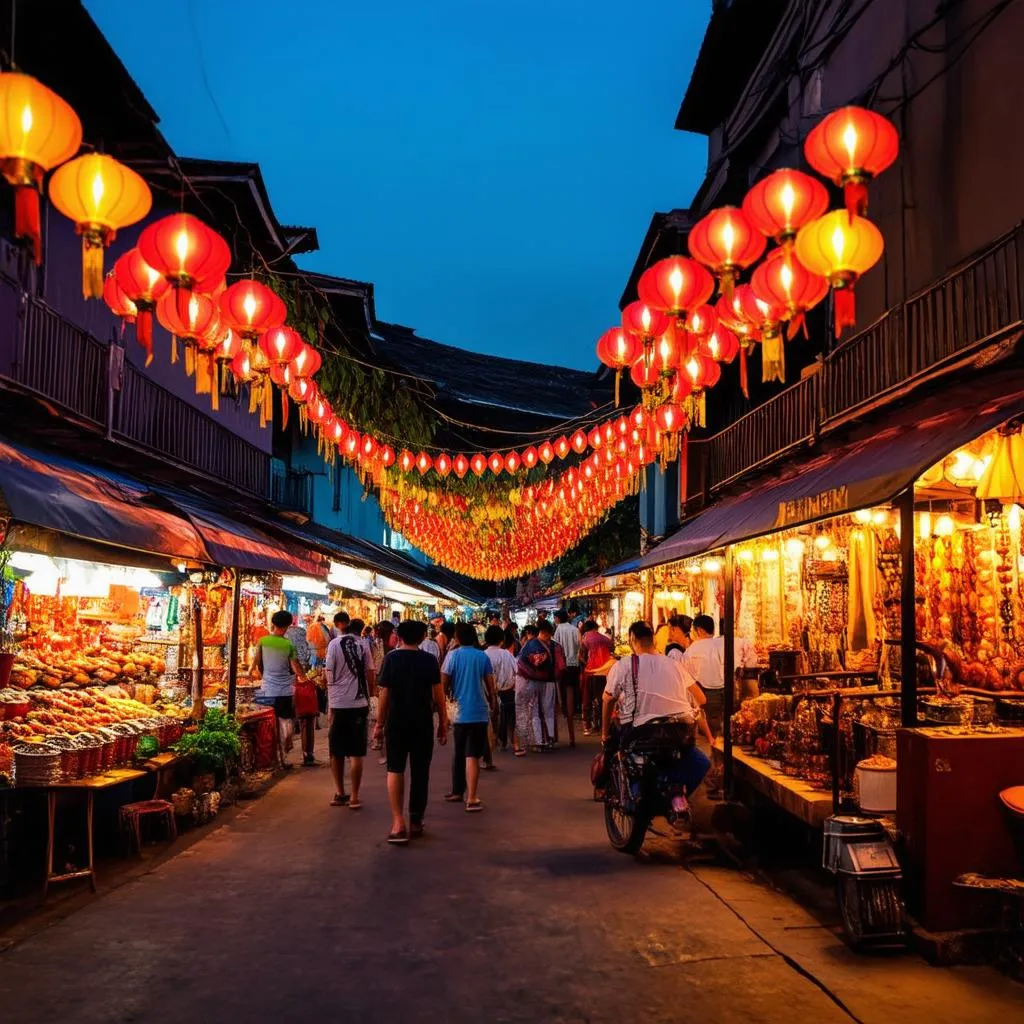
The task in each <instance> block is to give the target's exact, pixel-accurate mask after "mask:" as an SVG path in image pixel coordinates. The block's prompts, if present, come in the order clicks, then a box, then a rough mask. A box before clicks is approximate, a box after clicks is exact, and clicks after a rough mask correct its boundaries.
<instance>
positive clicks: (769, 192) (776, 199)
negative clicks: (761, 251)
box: [743, 167, 828, 246]
mask: <svg viewBox="0 0 1024 1024" xmlns="http://www.w3.org/2000/svg"><path fill="white" fill-rule="evenodd" d="M827 209H828V190H827V189H826V188H825V186H824V185H822V183H821V182H820V181H818V179H817V178H812V177H811V176H810V175H809V174H804V172H803V171H794V170H791V169H790V168H788V167H784V168H782V169H781V170H778V171H772V173H771V174H769V175H768V176H767V177H765V178H762V179H761V180H760V181H759V182H757V184H756V185H754V186H753V188H751V190H750V191H749V192H748V193H747V195H746V197H745V198H744V200H743V212H744V213H745V214H746V215H747V219H748V220H749V221H750V223H751V224H753V225H754V227H755V228H757V230H758V231H760V232H761V234H762V235H765V236H766V237H768V238H771V239H773V240H774V241H775V242H776V243H777V244H778V245H782V246H790V245H792V243H793V239H795V238H796V233H797V232H798V231H799V230H800V229H801V228H802V227H803V226H804V225H805V224H809V223H810V222H811V221H812V220H814V219H815V218H817V217H820V216H821V215H822V214H823V213H824V212H825V211H826V210H827Z"/></svg>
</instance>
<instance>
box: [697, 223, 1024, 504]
mask: <svg viewBox="0 0 1024 1024" xmlns="http://www.w3.org/2000/svg"><path fill="white" fill-rule="evenodd" d="M1022 245H1024V226H1022V225H1018V226H1017V227H1016V228H1014V230H1013V231H1011V232H1009V233H1008V234H1006V235H1004V236H1003V237H1002V238H1000V239H998V240H997V241H996V242H994V243H993V244H992V245H990V246H989V247H988V248H987V249H985V250H984V251H982V252H981V253H979V254H978V255H977V256H975V257H974V258H973V259H971V260H969V261H967V262H966V263H964V264H963V265H961V266H960V267H958V268H957V269H956V270H954V271H952V272H951V273H949V274H947V275H946V277H944V278H942V279H941V280H940V281H938V282H936V283H935V284H933V285H932V286H930V287H929V288H927V289H925V290H924V291H922V292H920V293H918V294H917V295H915V296H913V297H911V298H909V299H907V300H906V302H903V303H902V304H900V305H898V306H895V307H894V308H893V309H891V310H889V312H888V313H886V314H885V315H884V316H882V317H881V318H880V319H879V320H876V321H875V323H873V324H872V325H871V326H870V327H867V328H866V329H865V330H863V331H860V332H859V333H858V334H856V335H854V336H853V337H852V338H850V339H849V340H848V341H847V342H845V343H844V344H843V345H842V346H841V347H839V348H838V349H836V350H835V351H834V352H832V353H830V354H829V355H827V356H825V357H824V359H823V360H822V362H821V364H820V367H819V368H818V370H817V372H815V373H814V374H813V375H811V376H809V377H806V378H805V379H803V380H801V381H799V382H798V383H796V384H794V385H792V386H791V387H788V388H786V389H785V390H784V391H782V392H780V393H779V394H778V395H776V396H775V397H774V398H772V399H771V400H770V401H768V402H765V403H764V404H763V405H760V406H758V407H757V408H756V409H754V410H752V411H751V412H749V413H747V415H746V416H744V417H742V418H741V419H739V420H737V421H736V422H735V423H733V424H731V425H730V426H728V427H727V428H726V429H725V430H723V431H721V432H720V433H718V434H716V435H715V436H714V437H711V438H709V439H708V441H707V443H706V444H705V445H704V446H703V448H704V452H703V454H704V458H705V459H706V464H705V467H704V468H705V474H704V481H705V485H704V495H705V498H708V497H710V496H712V495H714V494H715V493H716V492H718V491H720V490H722V489H723V488H724V487H727V486H728V485H729V484H731V483H734V482H735V481H736V480H738V479H739V478H740V477H742V476H744V475H745V474H747V473H750V472H753V471H754V470H757V469H759V468H761V467H763V466H765V465H767V464H768V463H770V462H773V461H774V460H776V459H778V458H780V457H782V456H784V455H786V454H787V453H789V452H791V451H793V450H794V449H797V448H800V447H803V446H806V445H809V444H812V443H813V442H814V441H816V440H817V439H818V438H819V437H821V436H822V435H824V434H827V433H828V432H829V431H830V430H834V429H836V428H837V427H839V426H841V425H842V424H844V423H847V422H849V420H850V419H852V418H853V417H854V416H857V415H858V414H860V413H863V412H864V411H865V410H866V409H867V408H868V407H869V406H873V405H877V404H879V403H882V402H884V401H885V400H887V399H892V398H894V397H895V396H896V395H897V394H898V393H899V392H901V391H904V390H906V389H908V388H910V387H912V386H914V385H916V384H918V383H921V382H923V381H925V380H928V379H930V378H932V377H935V376H937V375H938V374H940V373H941V372H942V371H943V370H944V369H947V368H949V367H951V366H954V365H955V364H956V363H957V362H958V360H960V359H963V358H966V357H967V356H969V355H970V354H971V353H972V352H976V351H979V350H981V349H983V348H985V347H986V346H987V345H989V344H992V343H994V342H995V341H997V340H999V339H1000V338H1001V337H1005V336H1007V335H1008V334H1009V333H1010V332H1012V331H1014V330H1017V329H1020V328H1024V293H1022V288H1024V281H1022V274H1021V269H1022V268H1021V250H1022Z"/></svg>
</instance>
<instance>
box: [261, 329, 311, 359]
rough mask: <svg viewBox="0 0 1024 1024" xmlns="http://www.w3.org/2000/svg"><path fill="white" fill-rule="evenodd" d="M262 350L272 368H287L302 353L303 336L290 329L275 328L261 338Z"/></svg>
mask: <svg viewBox="0 0 1024 1024" xmlns="http://www.w3.org/2000/svg"><path fill="white" fill-rule="evenodd" d="M260 348H261V349H262V350H263V354H264V355H265V356H266V357H267V359H268V360H269V361H270V364H271V365H272V366H287V365H288V364H289V363H290V362H291V361H292V360H293V359H294V358H295V357H296V356H297V355H298V354H299V353H300V352H301V351H302V348H303V341H302V336H301V335H300V334H299V332H298V331H293V330H292V329H291V328H290V327H274V328H272V329H271V330H269V331H267V332H266V333H265V334H263V335H262V336H261V337H260Z"/></svg>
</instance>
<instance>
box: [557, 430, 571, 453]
mask: <svg viewBox="0 0 1024 1024" xmlns="http://www.w3.org/2000/svg"><path fill="white" fill-rule="evenodd" d="M570 451H572V448H571V446H570V444H569V438H567V437H566V436H565V434H562V436H561V437H560V438H558V440H557V441H555V454H556V455H557V456H558V457H559V458H560V459H564V458H565V457H566V456H567V455H568V454H569V452H570Z"/></svg>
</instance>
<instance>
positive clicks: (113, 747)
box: [96, 726, 118, 772]
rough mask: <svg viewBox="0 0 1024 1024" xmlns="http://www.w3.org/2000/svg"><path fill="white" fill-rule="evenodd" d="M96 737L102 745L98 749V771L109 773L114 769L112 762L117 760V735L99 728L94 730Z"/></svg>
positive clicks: (109, 730)
mask: <svg viewBox="0 0 1024 1024" xmlns="http://www.w3.org/2000/svg"><path fill="white" fill-rule="evenodd" d="M96 735H97V736H98V737H99V738H100V740H101V742H102V744H103V745H102V746H101V747H100V771H103V772H105V771H109V770H110V769H111V768H113V767H114V761H115V760H116V758H117V739H118V737H117V733H116V732H113V731H112V730H111V729H109V728H106V727H104V726H101V727H100V728H99V729H97V730H96Z"/></svg>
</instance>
